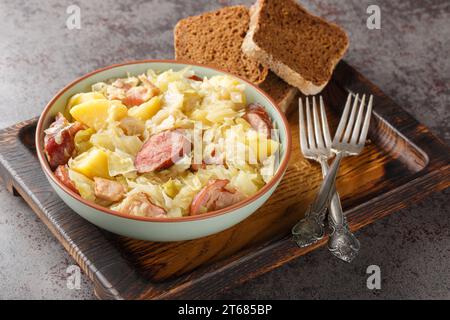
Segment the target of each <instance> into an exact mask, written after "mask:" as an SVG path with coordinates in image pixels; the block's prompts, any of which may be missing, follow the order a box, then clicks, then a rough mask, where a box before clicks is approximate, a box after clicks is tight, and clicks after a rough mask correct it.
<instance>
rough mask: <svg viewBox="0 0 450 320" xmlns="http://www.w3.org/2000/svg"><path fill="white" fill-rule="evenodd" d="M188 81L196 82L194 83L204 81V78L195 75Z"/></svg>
mask: <svg viewBox="0 0 450 320" xmlns="http://www.w3.org/2000/svg"><path fill="white" fill-rule="evenodd" d="M188 79H190V80H194V81H203V79H202V78H200V77H199V76H196V75H195V74H194V75H192V76H190V77H189V78H188Z"/></svg>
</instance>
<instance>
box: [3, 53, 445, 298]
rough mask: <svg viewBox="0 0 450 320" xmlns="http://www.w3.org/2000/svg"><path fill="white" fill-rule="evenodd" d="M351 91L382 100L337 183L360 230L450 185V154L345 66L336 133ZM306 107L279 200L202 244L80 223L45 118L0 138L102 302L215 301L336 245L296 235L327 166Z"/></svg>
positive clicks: (335, 89) (29, 195)
mask: <svg viewBox="0 0 450 320" xmlns="http://www.w3.org/2000/svg"><path fill="white" fill-rule="evenodd" d="M349 91H353V92H358V93H366V94H373V95H374V116H373V119H372V123H371V130H370V133H369V139H370V142H369V144H368V145H367V146H366V148H365V150H364V152H363V153H362V154H361V155H360V156H358V157H349V158H345V159H344V160H343V162H342V167H341V170H340V174H339V176H338V178H337V189H338V190H339V193H340V195H341V197H342V203H343V207H344V210H345V211H346V214H347V217H348V220H349V223H350V227H351V229H352V230H353V231H355V230H357V229H359V228H361V227H363V226H365V225H367V224H369V223H372V222H374V221H376V220H378V219H380V218H382V217H384V216H386V215H387V214H389V213H392V212H394V211H396V210H399V209H401V208H404V207H406V206H407V205H409V204H411V203H413V201H417V200H420V199H422V198H423V197H425V196H426V195H428V194H429V193H431V192H433V191H438V190H442V189H444V188H446V187H449V186H450V149H449V147H448V146H446V145H445V144H444V143H443V142H441V141H440V140H439V139H437V138H436V137H435V136H433V135H432V134H431V133H430V132H429V130H428V129H427V128H426V127H424V126H423V125H421V124H420V123H418V122H417V121H416V120H414V119H413V118H412V117H411V116H410V115H409V114H408V113H407V112H405V111H404V110H403V109H402V108H401V107H399V106H398V105H396V104H395V103H394V102H393V101H392V100H391V99H390V98H388V97H386V96H385V95H384V94H383V93H382V92H381V91H380V90H379V89H378V88H377V87H376V86H375V85H374V84H372V83H371V82H369V81H368V80H367V79H365V78H364V77H363V76H362V75H361V74H359V73H358V72H357V71H356V70H355V69H353V68H352V67H351V66H349V65H348V64H346V63H345V62H341V63H340V64H339V65H338V67H337V69H336V70H335V73H334V76H333V80H332V81H331V82H330V83H329V85H328V86H327V88H326V89H325V90H324V91H323V93H322V95H323V97H324V101H325V103H326V105H327V110H329V111H330V114H329V119H330V120H329V121H330V125H331V126H332V127H335V126H336V122H337V119H338V116H339V114H340V111H341V107H342V106H343V105H344V103H345V99H346V96H347V93H348V92H349ZM296 106H297V104H296V105H295V106H293V109H294V111H293V112H291V114H290V115H289V119H290V123H291V130H292V136H293V146H292V148H293V150H292V151H293V152H292V158H291V161H290V164H289V167H288V169H287V172H286V175H285V177H284V179H283V180H282V182H281V184H280V186H279V187H278V189H277V190H276V191H275V193H274V194H273V196H272V197H271V198H270V199H269V200H268V201H267V203H266V204H265V205H264V206H263V207H262V208H261V209H259V210H258V211H257V212H256V213H255V214H253V215H252V216H251V217H250V218H248V219H246V220H245V221H243V222H241V223H240V224H238V225H237V226H235V227H233V228H231V229H228V230H225V231H223V232H221V233H218V234H215V235H212V236H209V237H205V238H202V239H198V240H192V241H183V242H174V243H155V242H145V241H139V240H133V239H129V238H125V237H121V236H117V235H114V234H111V233H109V232H106V231H104V230H101V229H99V228H97V227H95V226H94V225H92V224H90V223H89V222H87V221H85V220H83V219H82V218H81V217H79V216H78V215H77V214H76V213H75V212H73V211H72V210H71V209H69V208H68V207H67V206H66V205H65V204H64V203H63V202H62V201H61V200H60V199H59V198H58V196H57V195H56V194H55V193H54V192H53V190H52V189H51V187H50V185H49V184H48V182H47V180H46V178H45V176H44V173H43V172H42V170H41V168H40V165H39V163H38V160H37V158H36V155H35V149H34V148H35V147H34V132H35V125H36V120H37V119H32V120H29V121H25V122H21V123H18V124H16V125H14V126H12V127H9V128H6V129H4V130H1V131H0V177H2V180H3V183H4V184H6V186H7V189H8V190H9V191H10V192H12V193H14V194H16V195H20V196H22V197H23V198H24V199H25V201H26V202H27V203H28V204H29V205H30V206H31V208H32V209H33V210H34V211H35V212H36V214H37V215H38V216H39V218H40V219H42V221H43V222H44V223H45V224H46V225H47V226H48V228H49V229H50V230H51V231H52V233H53V234H54V235H55V236H56V237H57V238H58V240H59V241H60V242H61V244H62V245H63V246H64V247H65V249H66V250H67V251H68V252H69V253H70V254H71V255H72V256H73V258H74V259H75V260H76V261H77V263H78V264H79V265H80V266H81V268H82V269H83V270H84V271H85V272H86V274H87V275H88V276H89V278H90V279H91V280H92V281H93V282H94V284H95V294H96V295H97V296H98V297H99V298H101V299H167V298H189V299H194V298H208V297H209V296H210V295H211V294H212V293H216V292H217V291H220V290H224V289H227V288H230V287H232V286H234V285H236V284H239V283H242V282H244V281H246V280H248V279H251V278H253V277H256V276H258V275H260V274H262V273H264V272H267V271H269V270H271V269H274V268H276V267H278V266H281V265H283V264H284V263H286V262H288V261H289V260H291V259H295V258H297V257H299V256H301V255H303V254H305V253H307V252H309V251H311V250H314V249H316V248H318V247H319V246H321V245H323V244H324V243H326V239H323V240H322V241H321V242H319V243H317V244H315V245H313V246H311V247H308V248H303V249H300V248H298V247H297V246H296V244H295V243H294V242H293V241H291V237H290V230H291V227H292V225H294V224H295V222H296V221H297V220H299V219H300V218H301V217H302V216H303V214H304V212H305V210H306V207H307V205H308V204H309V203H310V202H311V201H312V199H313V197H314V195H315V193H316V191H317V187H318V185H319V184H320V181H321V179H322V178H321V172H320V167H319V165H317V164H315V163H312V162H309V161H307V160H305V159H303V157H302V156H301V154H300V150H299V143H298V123H297V117H298V115H297V112H296V109H297V108H296ZM362 250H370V247H364V248H362ZM330 259H335V258H334V257H333V256H331V255H330Z"/></svg>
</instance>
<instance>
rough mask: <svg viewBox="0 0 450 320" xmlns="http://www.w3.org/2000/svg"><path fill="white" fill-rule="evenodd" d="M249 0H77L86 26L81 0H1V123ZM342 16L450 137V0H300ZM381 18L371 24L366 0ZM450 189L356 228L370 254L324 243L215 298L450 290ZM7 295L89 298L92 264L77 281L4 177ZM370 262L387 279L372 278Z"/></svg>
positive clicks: (0, 261) (390, 86)
mask: <svg viewBox="0 0 450 320" xmlns="http://www.w3.org/2000/svg"><path fill="white" fill-rule="evenodd" d="M251 2H252V1H223V0H222V1H204V0H201V1H199V0H191V1H186V0H173V1H166V0H153V1H151V0H148V1H144V0H141V1H136V0H122V1H120V2H119V1H112V0H101V1H95V2H94V1H87V0H82V1H76V3H77V4H78V5H79V6H80V8H81V29H80V30H69V29H68V28H67V27H66V19H67V17H68V15H67V13H66V9H67V7H68V6H69V5H72V4H73V3H72V1H67V0H64V1H60V0H58V1H57V0H51V1H45V2H43V1H37V0H32V1H29V0H17V1H5V0H0V70H1V71H0V96H1V99H0V112H1V115H2V116H1V117H0V128H3V127H6V126H9V125H12V124H14V123H16V122H18V121H21V120H26V119H29V118H31V117H34V116H36V115H38V114H39V113H40V111H41V110H42V109H43V107H44V105H45V104H46V103H47V102H48V101H49V100H50V98H51V97H52V96H53V95H54V94H55V93H56V92H57V91H58V90H59V89H61V88H62V87H63V86H65V85H66V84H67V83H69V82H70V81H71V80H73V79H75V78H77V77H78V76H81V75H83V74H85V73H87V72H89V71H92V70H95V69H97V68H99V67H103V66H107V65H110V64H114V63H119V62H123V61H127V60H138V59H145V58H173V49H172V40H173V37H172V28H173V26H174V25H175V23H176V22H177V21H178V20H179V19H180V18H183V17H186V16H190V15H194V14H198V13H201V12H204V11H208V10H212V9H215V8H218V7H220V6H224V5H229V4H238V3H244V4H247V5H249V4H251ZM302 3H303V4H304V5H305V6H306V7H307V8H309V9H310V10H311V11H312V12H314V13H316V14H318V15H321V16H323V17H325V18H327V19H329V20H331V21H335V22H337V23H339V24H340V25H342V26H343V27H344V28H345V29H346V30H347V31H348V33H349V35H350V39H351V46H350V49H349V51H348V53H347V56H346V58H345V59H346V60H347V61H348V62H349V63H350V64H352V65H353V66H355V67H356V68H357V69H359V70H360V71H361V72H362V73H363V74H364V75H366V76H367V77H368V78H369V79H370V80H372V81H373V82H374V83H375V84H377V85H378V86H379V87H380V88H381V89H382V90H383V91H384V92H386V93H387V94H388V95H390V96H391V97H392V98H393V99H394V100H395V101H396V102H397V103H398V104H399V105H401V106H403V107H404V108H405V109H406V110H408V111H409V112H410V113H412V114H413V115H414V116H415V117H416V118H417V119H418V120H419V121H421V122H422V123H424V124H425V125H427V126H428V127H429V128H430V129H431V130H432V131H433V132H434V133H435V134H436V135H437V136H439V137H440V138H442V139H443V140H445V141H446V142H447V143H449V142H450V130H449V125H448V123H449V121H450V112H449V108H450V101H449V100H450V95H449V89H450V60H449V59H448V56H449V53H450V24H449V23H448V21H449V20H450V3H449V2H448V1H445V0H427V1H413V0H406V1H401V4H398V3H397V2H396V3H395V4H394V2H392V1H388V0H371V1H360V0H345V1H342V0H302ZM371 4H376V5H378V6H379V7H380V9H381V29H380V30H369V29H368V28H367V27H366V19H367V17H368V14H367V13H366V9H367V7H368V6H369V5H371ZM449 194H450V190H446V191H443V192H441V193H437V194H434V195H432V196H431V197H429V198H427V199H426V200H425V201H423V202H421V203H420V204H417V205H413V206H411V207H410V208H408V209H405V210H402V211H400V212H397V213H395V214H393V215H391V216H389V217H387V218H384V219H382V220H381V221H378V222H376V223H374V224H372V225H370V226H368V227H365V228H364V229H363V230H361V231H359V232H358V233H357V237H358V238H359V239H360V241H361V246H362V250H361V254H360V255H359V257H358V258H357V259H356V260H355V261H354V262H353V263H351V264H346V263H343V262H340V261H338V260H337V259H335V258H333V257H332V256H331V255H330V254H329V253H328V252H327V250H326V249H325V248H321V249H319V250H316V251H315V252H313V253H311V254H308V255H306V256H304V257H301V258H299V259H296V260H295V261H292V262H290V263H288V264H286V265H284V266H283V267H281V268H278V269H276V270H274V271H272V272H269V273H267V274H265V275H263V276H261V277H259V278H257V279H254V280H252V281H250V282H248V283H245V284H243V285H241V286H239V287H236V288H235V289H233V290H230V291H228V292H225V293H222V294H218V295H217V296H215V297H212V298H230V299H244V298H246V299H308V298H313V299H316V298H321V299H335V298H337V299H339V298H350V299H357V298H362V299H372V298H396V299H402V298H415V299H420V298H441V299H449V298H450V282H449V279H450V268H449V265H450V229H449V227H448V226H449V224H450V210H449V206H448V201H449ZM0 203H1V204H2V207H1V208H0V299H7V298H14V299H21V298H22V299H41V298H45V299H92V298H94V294H93V287H92V285H91V284H90V283H89V281H88V280H87V278H86V277H85V276H84V275H83V277H82V278H83V279H82V282H81V288H80V289H79V290H76V289H73V290H69V289H68V288H67V285H66V279H67V276H68V274H67V273H66V269H67V267H68V266H70V265H72V264H73V263H74V261H73V260H72V258H71V257H70V256H69V255H68V254H67V253H66V252H65V250H64V249H63V247H62V246H61V245H60V244H59V243H58V242H57V241H56V239H55V238H54V237H53V236H52V234H51V233H50V231H49V230H48V229H47V227H46V226H45V225H44V224H43V223H41V222H40V220H39V219H38V218H37V217H36V216H35V214H34V213H33V212H32V210H31V209H30V208H29V207H28V206H27V205H26V204H25V203H24V202H23V200H22V199H21V198H15V197H12V196H11V195H10V194H9V193H8V192H7V191H6V190H5V189H4V188H3V186H0ZM369 265H378V266H379V267H380V269H381V278H382V282H381V289H380V290H375V291H371V290H368V289H367V287H366V280H367V277H368V275H367V274H366V269H367V267H368V266H369Z"/></svg>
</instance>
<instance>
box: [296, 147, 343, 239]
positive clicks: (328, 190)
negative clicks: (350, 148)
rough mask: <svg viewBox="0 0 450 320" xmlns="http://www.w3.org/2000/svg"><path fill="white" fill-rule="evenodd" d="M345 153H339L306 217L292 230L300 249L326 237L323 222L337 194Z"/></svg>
mask: <svg viewBox="0 0 450 320" xmlns="http://www.w3.org/2000/svg"><path fill="white" fill-rule="evenodd" d="M343 157H344V153H338V154H337V155H336V159H335V160H334V162H333V164H332V165H331V167H330V171H329V172H328V174H327V175H326V177H325V179H324V180H323V182H322V184H321V186H320V189H319V193H318V194H317V196H316V198H315V199H314V202H313V203H312V204H311V206H310V207H309V208H308V211H307V212H306V214H305V217H304V218H303V219H302V220H300V221H299V222H297V224H296V225H295V226H294V227H293V228H292V235H293V238H294V240H295V242H296V243H297V245H298V246H299V247H306V246H309V245H311V244H313V243H315V242H317V241H318V240H320V239H322V237H323V235H324V225H323V221H324V218H325V212H326V210H327V207H328V205H329V204H330V200H331V196H332V195H333V194H334V193H335V182H336V175H337V173H338V169H339V165H340V163H341V160H342V158H343Z"/></svg>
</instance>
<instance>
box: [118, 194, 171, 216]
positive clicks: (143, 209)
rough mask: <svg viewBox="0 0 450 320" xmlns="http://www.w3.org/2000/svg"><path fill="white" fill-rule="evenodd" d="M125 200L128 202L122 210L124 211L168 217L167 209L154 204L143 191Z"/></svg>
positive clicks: (138, 214) (139, 214)
mask: <svg viewBox="0 0 450 320" xmlns="http://www.w3.org/2000/svg"><path fill="white" fill-rule="evenodd" d="M124 201H126V203H125V205H124V206H123V207H122V209H121V210H120V212H122V213H126V214H131V215H135V216H144V217H156V218H164V217H167V214H166V211H165V210H164V209H163V208H161V207H159V206H157V205H155V204H153V203H152V202H151V201H150V199H149V197H148V196H147V195H146V194H145V193H143V192H139V193H136V194H133V195H131V196H129V197H128V198H126V199H125V200H124Z"/></svg>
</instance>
